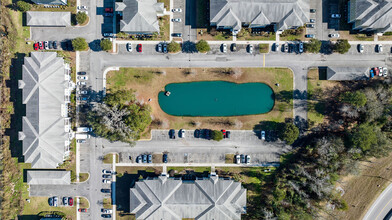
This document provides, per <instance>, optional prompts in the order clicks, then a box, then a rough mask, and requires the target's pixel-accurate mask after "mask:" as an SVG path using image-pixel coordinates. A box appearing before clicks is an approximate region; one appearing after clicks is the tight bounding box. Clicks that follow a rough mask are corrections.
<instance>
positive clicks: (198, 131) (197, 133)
mask: <svg viewBox="0 0 392 220" xmlns="http://www.w3.org/2000/svg"><path fill="white" fill-rule="evenodd" d="M199 137H200V130H199V129H196V130H195V138H199Z"/></svg>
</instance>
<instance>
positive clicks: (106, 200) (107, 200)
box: [103, 198, 112, 209]
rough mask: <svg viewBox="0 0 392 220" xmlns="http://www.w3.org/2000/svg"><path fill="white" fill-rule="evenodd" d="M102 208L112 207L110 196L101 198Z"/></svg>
mask: <svg viewBox="0 0 392 220" xmlns="http://www.w3.org/2000/svg"><path fill="white" fill-rule="evenodd" d="M103 208H104V209H111V208H112V199H111V198H104V199H103Z"/></svg>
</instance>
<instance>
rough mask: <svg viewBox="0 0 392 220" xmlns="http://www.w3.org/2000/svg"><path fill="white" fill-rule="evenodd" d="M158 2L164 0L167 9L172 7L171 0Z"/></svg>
mask: <svg viewBox="0 0 392 220" xmlns="http://www.w3.org/2000/svg"><path fill="white" fill-rule="evenodd" d="M158 2H163V4H164V5H165V8H166V10H167V11H168V10H169V9H170V0H158Z"/></svg>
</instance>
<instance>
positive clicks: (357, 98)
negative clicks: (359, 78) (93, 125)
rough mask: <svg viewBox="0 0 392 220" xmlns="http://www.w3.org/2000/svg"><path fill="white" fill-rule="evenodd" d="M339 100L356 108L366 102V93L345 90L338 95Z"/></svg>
mask: <svg viewBox="0 0 392 220" xmlns="http://www.w3.org/2000/svg"><path fill="white" fill-rule="evenodd" d="M340 100H341V101H342V102H344V103H347V104H350V105H353V106H355V107H357V108H359V107H363V106H365V105H366V102H367V98H366V95H365V94H363V93H362V92H361V91H355V92H350V91H349V92H345V93H343V94H342V95H340Z"/></svg>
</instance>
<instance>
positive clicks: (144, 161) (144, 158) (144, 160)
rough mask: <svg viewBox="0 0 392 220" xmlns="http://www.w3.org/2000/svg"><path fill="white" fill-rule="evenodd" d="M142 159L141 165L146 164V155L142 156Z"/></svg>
mask: <svg viewBox="0 0 392 220" xmlns="http://www.w3.org/2000/svg"><path fill="white" fill-rule="evenodd" d="M142 158H143V163H147V155H145V154H143V155H142Z"/></svg>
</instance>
